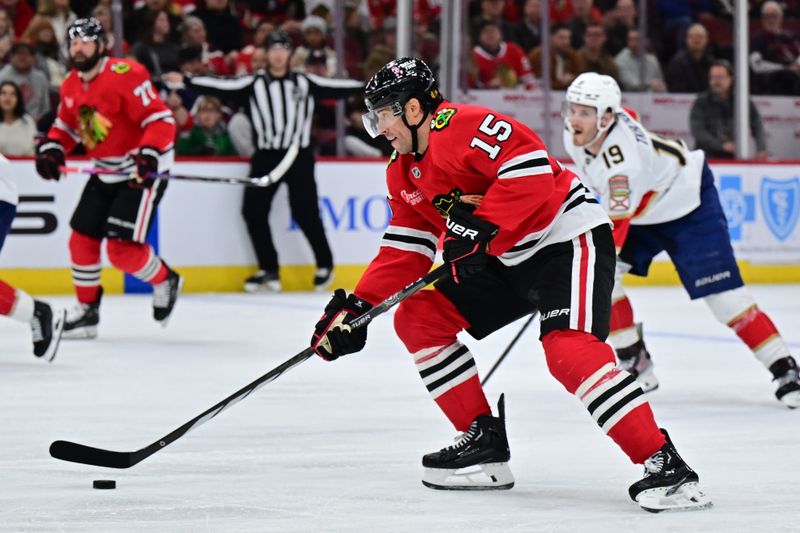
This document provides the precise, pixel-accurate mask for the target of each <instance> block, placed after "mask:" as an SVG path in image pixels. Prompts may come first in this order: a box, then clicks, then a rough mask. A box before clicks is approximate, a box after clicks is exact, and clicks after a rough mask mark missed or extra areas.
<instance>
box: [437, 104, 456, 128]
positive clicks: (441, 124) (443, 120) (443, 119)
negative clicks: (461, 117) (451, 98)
mask: <svg viewBox="0 0 800 533" xmlns="http://www.w3.org/2000/svg"><path fill="white" fill-rule="evenodd" d="M456 111H457V109H453V108H452V107H445V108H443V109H440V110H439V111H437V112H436V116H435V117H433V118H432V119H431V130H433V131H439V130H443V129H445V128H446V127H447V126H449V125H450V119H451V118H453V115H455V114H456Z"/></svg>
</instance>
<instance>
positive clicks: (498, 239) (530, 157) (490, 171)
mask: <svg viewBox="0 0 800 533" xmlns="http://www.w3.org/2000/svg"><path fill="white" fill-rule="evenodd" d="M430 130H431V131H430V137H429V143H428V149H427V150H426V151H425V154H424V155H423V156H422V157H419V156H417V157H415V156H413V155H410V154H407V155H398V154H397V153H395V154H393V155H392V158H391V161H390V163H389V166H388V168H387V171H386V180H387V185H388V189H389V205H390V206H391V208H392V218H391V220H390V222H389V227H388V228H387V230H386V233H385V234H384V236H383V240H382V241H381V247H380V250H379V252H378V255H377V256H376V257H375V259H373V260H372V262H371V263H370V265H369V267H368V268H367V270H366V272H365V273H364V275H363V276H362V278H361V280H360V281H359V283H358V285H357V287H356V290H355V293H356V294H357V295H358V296H359V297H361V298H363V299H365V300H367V301H369V302H373V303H375V302H379V301H381V300H383V299H384V298H386V297H387V296H389V295H391V294H393V293H394V292H396V291H397V290H399V289H400V288H402V287H403V286H405V285H406V284H408V283H410V282H412V281H414V280H416V279H417V278H419V277H420V276H422V275H424V274H425V273H427V272H428V270H429V269H430V267H431V264H432V263H433V260H434V257H435V254H436V244H437V242H438V240H439V237H440V236H441V235H442V234H443V233H444V232H445V231H446V228H445V220H446V218H447V216H448V213H449V211H450V208H451V207H452V206H453V204H454V203H456V202H458V201H465V202H468V203H474V204H479V207H478V208H477V209H476V210H475V212H474V213H475V215H476V216H478V217H480V218H482V219H484V220H488V221H489V222H492V223H493V224H495V225H497V226H498V227H499V230H498V232H497V235H496V236H495V237H494V238H493V239H492V240H491V241H490V243H489V248H488V252H489V253H490V254H491V255H494V256H496V257H497V258H498V259H499V260H500V261H501V262H502V263H504V264H506V265H509V266H511V265H517V264H519V263H521V262H523V261H525V260H527V259H529V258H530V257H532V256H533V255H534V254H535V253H536V252H538V251H539V250H541V249H542V248H544V247H545V246H548V245H550V244H554V243H558V242H565V241H569V240H571V239H573V238H575V237H576V236H578V235H580V234H582V233H585V232H586V231H589V230H591V229H592V228H595V227H597V226H600V225H602V224H610V220H609V219H608V216H606V214H605V212H604V211H603V209H602V208H601V207H600V205H599V204H598V202H597V200H596V199H595V198H594V196H593V195H592V193H591V192H590V191H589V190H588V189H587V188H586V187H585V186H584V185H583V183H581V180H580V179H579V178H578V177H577V176H576V175H575V174H574V173H573V172H571V171H570V170H568V169H566V168H564V167H563V166H562V165H561V163H559V162H558V161H556V160H555V159H554V158H552V157H550V156H549V155H548V153H547V150H546V148H545V146H544V143H542V141H541V139H539V137H538V136H537V135H536V134H535V133H533V131H531V130H530V128H528V127H527V126H525V125H524V124H522V123H520V122H517V121H516V120H514V119H512V118H509V117H506V116H503V115H500V114H499V113H496V112H494V111H492V110H490V109H486V108H484V107H478V106H473V105H466V104H454V103H451V102H443V103H442V104H441V105H440V106H439V107H438V109H437V110H436V112H435V113H434V116H433V119H432V120H431V123H430Z"/></svg>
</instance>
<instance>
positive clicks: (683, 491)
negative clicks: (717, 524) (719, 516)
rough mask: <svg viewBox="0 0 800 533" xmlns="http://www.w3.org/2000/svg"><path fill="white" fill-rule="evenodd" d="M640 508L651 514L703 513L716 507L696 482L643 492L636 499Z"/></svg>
mask: <svg viewBox="0 0 800 533" xmlns="http://www.w3.org/2000/svg"><path fill="white" fill-rule="evenodd" d="M636 503H638V504H639V507H641V508H642V509H644V510H645V511H647V512H649V513H663V512H683V511H702V510H703V509H710V508H711V507H713V506H714V504H713V502H712V501H711V498H709V497H708V496H706V495H705V494H704V493H703V492H702V491H701V490H700V487H699V486H698V484H697V483H696V482H694V481H692V482H689V483H684V484H683V485H681V486H680V487H678V488H677V489H676V488H675V487H659V488H656V489H649V490H646V491H643V492H642V493H641V494H639V495H638V496H637V497H636Z"/></svg>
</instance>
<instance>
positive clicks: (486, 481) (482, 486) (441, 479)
mask: <svg viewBox="0 0 800 533" xmlns="http://www.w3.org/2000/svg"><path fill="white" fill-rule="evenodd" d="M422 484H423V485H425V486H426V487H428V488H429V489H436V490H508V489H510V488H511V487H513V486H514V475H513V474H512V473H511V469H510V468H509V467H508V463H486V464H482V465H474V466H469V467H465V468H425V472H424V474H423V476H422Z"/></svg>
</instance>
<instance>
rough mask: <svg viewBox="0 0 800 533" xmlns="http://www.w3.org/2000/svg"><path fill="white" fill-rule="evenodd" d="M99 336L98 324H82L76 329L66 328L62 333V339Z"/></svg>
mask: <svg viewBox="0 0 800 533" xmlns="http://www.w3.org/2000/svg"><path fill="white" fill-rule="evenodd" d="M96 337H97V326H82V327H79V328H75V329H65V330H64V332H63V333H62V334H61V338H62V339H94V338H96Z"/></svg>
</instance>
